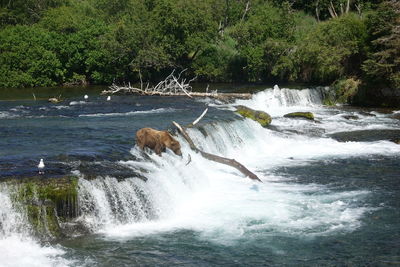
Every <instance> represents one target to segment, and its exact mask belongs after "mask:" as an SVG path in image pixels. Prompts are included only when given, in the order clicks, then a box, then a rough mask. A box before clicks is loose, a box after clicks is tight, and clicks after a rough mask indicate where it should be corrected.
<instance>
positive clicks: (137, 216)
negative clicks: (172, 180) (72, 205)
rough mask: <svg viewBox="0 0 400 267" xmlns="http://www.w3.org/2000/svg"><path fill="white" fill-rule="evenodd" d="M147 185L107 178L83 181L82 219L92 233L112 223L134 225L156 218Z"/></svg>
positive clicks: (138, 181)
mask: <svg viewBox="0 0 400 267" xmlns="http://www.w3.org/2000/svg"><path fill="white" fill-rule="evenodd" d="M147 191H148V190H147V188H146V186H145V182H144V181H142V180H141V179H138V178H128V179H125V180H124V181H118V180H117V179H116V178H112V177H105V178H98V179H93V180H85V179H80V180H79V198H78V203H79V204H78V205H79V208H80V213H81V218H80V219H81V220H82V221H83V222H84V223H85V224H86V227H88V228H89V229H91V230H97V229H99V228H100V227H101V226H104V225H110V224H122V223H134V222H138V221H144V220H148V219H151V218H153V217H154V211H153V207H152V203H151V200H150V199H149V192H147Z"/></svg>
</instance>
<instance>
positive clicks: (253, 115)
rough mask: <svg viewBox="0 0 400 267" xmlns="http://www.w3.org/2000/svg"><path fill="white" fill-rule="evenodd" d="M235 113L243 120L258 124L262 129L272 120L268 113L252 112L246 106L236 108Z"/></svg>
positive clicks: (252, 110)
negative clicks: (250, 120)
mask: <svg viewBox="0 0 400 267" xmlns="http://www.w3.org/2000/svg"><path fill="white" fill-rule="evenodd" d="M236 112H237V113H239V114H240V115H242V116H243V117H245V118H249V119H252V120H254V121H256V122H258V123H260V124H261V126H262V127H266V126H268V125H270V124H271V121H272V118H271V116H270V115H269V114H268V113H266V112H264V111H260V110H254V109H251V108H248V107H246V106H237V107H236Z"/></svg>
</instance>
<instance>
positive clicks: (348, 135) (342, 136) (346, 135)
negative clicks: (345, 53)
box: [329, 130, 400, 143]
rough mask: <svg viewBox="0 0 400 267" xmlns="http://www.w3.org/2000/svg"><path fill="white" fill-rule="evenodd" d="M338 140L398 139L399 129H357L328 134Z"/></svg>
mask: <svg viewBox="0 0 400 267" xmlns="http://www.w3.org/2000/svg"><path fill="white" fill-rule="evenodd" d="M329 136H330V137H331V138H333V139H335V140H337V141H339V142H374V141H379V140H386V141H392V142H395V143H396V140H397V141H400V130H358V131H351V132H338V133H333V134H330V135H329Z"/></svg>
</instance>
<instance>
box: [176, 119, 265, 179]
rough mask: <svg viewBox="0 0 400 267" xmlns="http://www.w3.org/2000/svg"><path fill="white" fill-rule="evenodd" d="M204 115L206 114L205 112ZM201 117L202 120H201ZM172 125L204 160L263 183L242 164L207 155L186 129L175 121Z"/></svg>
mask: <svg viewBox="0 0 400 267" xmlns="http://www.w3.org/2000/svg"><path fill="white" fill-rule="evenodd" d="M203 113H204V114H205V112H203ZM202 116H203V115H202ZM202 116H201V117H202ZM201 117H200V119H201ZM172 123H173V124H174V125H175V126H176V128H177V129H178V130H179V133H180V134H181V135H182V136H183V138H185V140H186V141H187V142H188V143H189V146H190V148H191V149H192V150H193V151H195V152H197V153H200V154H201V155H202V156H203V157H204V158H206V159H208V160H212V161H215V162H218V163H221V164H225V165H228V166H231V167H233V168H235V169H237V170H238V171H240V172H241V173H243V174H244V175H245V176H247V177H249V178H250V179H253V180H257V181H259V182H261V183H262V181H261V180H260V178H258V176H257V175H255V174H254V173H252V172H251V171H249V170H248V169H247V168H246V167H245V166H243V165H242V164H240V163H239V162H237V161H236V160H235V159H228V158H224V157H221V156H217V155H214V154H210V153H207V152H204V151H202V150H200V149H198V148H197V147H196V145H195V144H194V143H193V140H192V139H191V138H190V136H189V135H188V133H187V132H186V131H185V129H184V128H183V127H182V126H180V125H179V124H178V123H177V122H175V121H172Z"/></svg>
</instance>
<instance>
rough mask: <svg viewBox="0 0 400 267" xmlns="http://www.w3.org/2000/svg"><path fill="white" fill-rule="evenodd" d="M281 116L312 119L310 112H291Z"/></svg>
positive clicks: (312, 115)
mask: <svg viewBox="0 0 400 267" xmlns="http://www.w3.org/2000/svg"><path fill="white" fill-rule="evenodd" d="M283 117H285V118H300V119H307V120H311V121H313V120H314V114H313V113H311V112H292V113H288V114H285V115H284V116H283Z"/></svg>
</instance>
